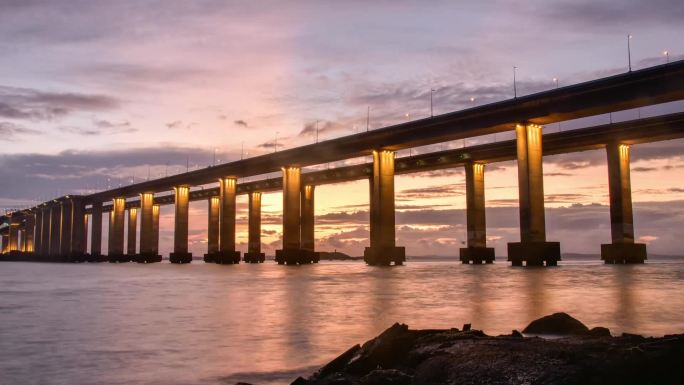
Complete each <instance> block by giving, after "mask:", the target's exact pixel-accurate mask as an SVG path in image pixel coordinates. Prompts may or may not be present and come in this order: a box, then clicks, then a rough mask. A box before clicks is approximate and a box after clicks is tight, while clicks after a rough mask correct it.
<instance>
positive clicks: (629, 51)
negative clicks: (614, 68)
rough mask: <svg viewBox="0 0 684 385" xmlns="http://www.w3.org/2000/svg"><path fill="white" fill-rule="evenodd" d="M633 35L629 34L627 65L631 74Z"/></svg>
mask: <svg viewBox="0 0 684 385" xmlns="http://www.w3.org/2000/svg"><path fill="white" fill-rule="evenodd" d="M631 40H632V35H631V34H627V65H628V67H629V72H632V45H631Z"/></svg>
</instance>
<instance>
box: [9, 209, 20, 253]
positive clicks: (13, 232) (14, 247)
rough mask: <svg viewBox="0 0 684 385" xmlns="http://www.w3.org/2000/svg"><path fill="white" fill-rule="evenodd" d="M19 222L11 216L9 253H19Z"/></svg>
mask: <svg viewBox="0 0 684 385" xmlns="http://www.w3.org/2000/svg"><path fill="white" fill-rule="evenodd" d="M19 225H20V224H19V222H18V220H17V219H15V218H14V217H12V218H10V226H9V240H8V243H9V250H8V252H9V253H17V252H18V251H19Z"/></svg>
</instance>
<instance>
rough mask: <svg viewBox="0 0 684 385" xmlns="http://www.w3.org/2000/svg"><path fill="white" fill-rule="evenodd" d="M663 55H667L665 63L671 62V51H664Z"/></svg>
mask: <svg viewBox="0 0 684 385" xmlns="http://www.w3.org/2000/svg"><path fill="white" fill-rule="evenodd" d="M663 55H665V63H666V64H667V63H669V62H670V52H669V51H663Z"/></svg>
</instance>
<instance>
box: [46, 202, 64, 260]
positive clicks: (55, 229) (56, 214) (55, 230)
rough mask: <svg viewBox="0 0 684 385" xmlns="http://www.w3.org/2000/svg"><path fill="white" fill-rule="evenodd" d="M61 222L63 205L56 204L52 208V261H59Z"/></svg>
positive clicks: (50, 252)
mask: <svg viewBox="0 0 684 385" xmlns="http://www.w3.org/2000/svg"><path fill="white" fill-rule="evenodd" d="M61 222H62V205H61V204H59V203H54V204H53V205H52V207H50V251H49V255H50V259H51V260H53V261H55V260H59V253H60V248H59V245H60V241H61V232H60V229H61Z"/></svg>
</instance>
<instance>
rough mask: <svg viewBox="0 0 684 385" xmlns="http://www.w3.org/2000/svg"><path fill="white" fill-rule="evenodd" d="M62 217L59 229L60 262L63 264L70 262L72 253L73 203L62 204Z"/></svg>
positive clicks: (69, 201)
mask: <svg viewBox="0 0 684 385" xmlns="http://www.w3.org/2000/svg"><path fill="white" fill-rule="evenodd" d="M61 205H62V210H61V213H62V215H61V216H60V229H59V235H60V237H59V238H60V239H59V260H60V261H61V262H68V261H69V254H70V253H71V225H72V217H71V211H72V202H71V200H67V201H64V202H62V203H61Z"/></svg>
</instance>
